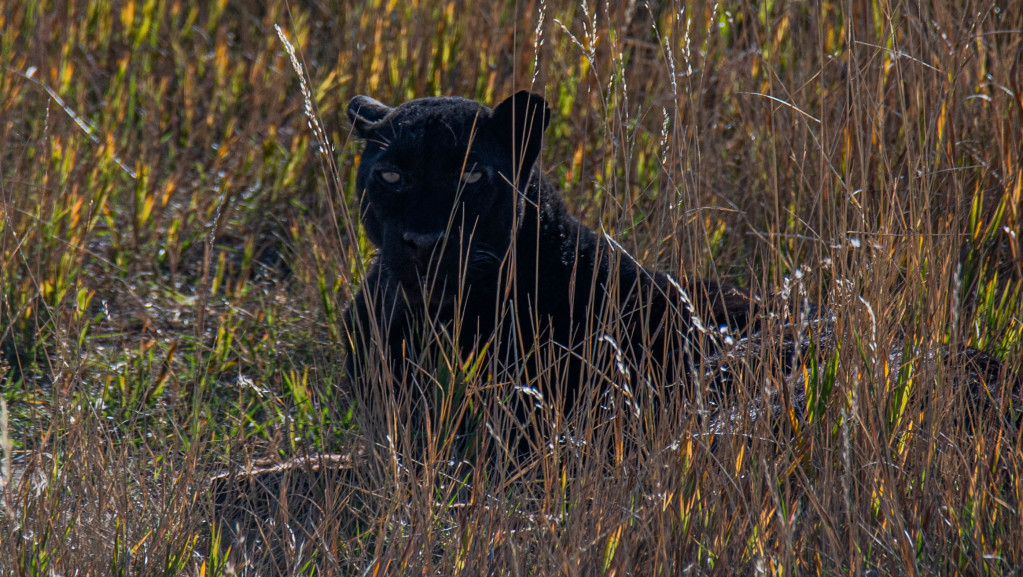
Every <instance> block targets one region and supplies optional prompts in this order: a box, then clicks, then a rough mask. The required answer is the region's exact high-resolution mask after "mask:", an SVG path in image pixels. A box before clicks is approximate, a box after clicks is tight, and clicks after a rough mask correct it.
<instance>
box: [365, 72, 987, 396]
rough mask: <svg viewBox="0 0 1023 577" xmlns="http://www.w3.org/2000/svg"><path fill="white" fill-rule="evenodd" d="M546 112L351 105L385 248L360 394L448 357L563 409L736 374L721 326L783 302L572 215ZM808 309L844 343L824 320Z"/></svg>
mask: <svg viewBox="0 0 1023 577" xmlns="http://www.w3.org/2000/svg"><path fill="white" fill-rule="evenodd" d="M550 116H551V112H550V109H549V108H548V106H547V103H546V102H545V101H544V99H543V98H542V97H540V96H537V95H535V94H531V93H529V92H518V93H516V94H515V95H513V96H511V97H509V98H508V99H506V100H504V101H503V102H501V103H500V104H498V105H497V106H496V107H495V108H493V109H490V108H488V107H486V106H484V105H482V104H479V103H477V102H475V101H472V100H467V99H464V98H450V97H443V98H420V99H416V100H412V101H409V102H406V103H404V104H401V105H399V106H397V107H394V108H391V107H388V106H386V105H384V104H381V103H380V102H377V101H376V100H374V99H372V98H369V97H367V96H356V97H355V98H353V99H352V100H351V102H350V103H349V105H348V117H349V119H350V121H351V123H352V126H353V128H354V133H355V134H356V135H357V136H358V137H360V138H362V139H363V140H364V141H365V143H366V147H365V150H364V152H363V154H362V159H361V164H360V166H359V169H358V175H357V180H356V186H357V189H358V193H359V195H360V197H359V198H360V209H361V218H362V223H363V225H364V228H365V232H366V236H367V237H368V238H369V240H370V241H371V242H372V243H373V244H374V245H375V246H376V247H377V249H378V254H377V256H376V258H375V259H374V261H373V262H372V264H371V266H370V268H369V271H368V273H367V274H366V277H365V278H364V279H363V280H362V285H361V287H360V290H359V292H358V294H357V295H356V297H355V298H354V300H353V302H352V303H350V306H349V308H348V311H347V318H346V327H347V331H346V334H347V335H348V339H349V343H348V344H349V348H350V354H349V356H348V374H349V376H350V378H352V379H353V380H354V382H355V383H356V389H357V390H358V389H363V390H365V389H366V388H367V387H366V385H368V384H369V383H370V382H371V381H373V380H375V379H387V380H388V381H389V382H392V383H396V384H398V385H399V386H397V387H393V388H394V389H397V390H398V391H399V392H400V391H401V390H402V389H403V388H404V389H406V390H407V389H409V387H411V388H413V389H414V388H417V387H418V389H419V391H420V393H422V392H423V390H424V389H425V387H424V385H423V383H417V382H415V380H416V379H415V377H414V376H410V375H415V374H416V373H417V372H418V373H419V374H424V372H425V373H430V372H431V371H432V369H431V367H436V366H437V362H438V355H440V356H445V355H447V356H450V354H451V353H452V352H454V353H456V354H457V355H458V358H459V359H461V360H464V359H470V358H479V356H480V355H485V356H486V358H487V360H488V361H492V362H490V363H488V365H487V366H488V367H491V368H492V369H496V370H497V371H499V372H500V374H498V373H491V374H492V375H494V376H495V382H505V383H509V384H513V385H514V384H518V383H536V382H539V383H546V386H542V387H540V390H536V393H538V394H539V395H540V396H546V397H547V399H548V401H554V402H556V404H557V405H558V406H560V408H561V409H562V410H563V411H566V412H568V411H571V409H572V408H573V406H574V404H575V401H576V400H577V397H578V392H579V391H580V390H581V388H582V387H583V386H584V385H586V384H587V383H591V384H592V383H593V382H595V381H599V380H601V379H604V380H606V379H607V378H608V375H610V374H619V375H620V374H622V373H625V374H626V375H631V376H626V377H625V378H626V379H632V380H633V381H635V380H636V378H637V377H641V378H642V379H643V381H644V382H646V383H655V384H656V383H660V384H669V383H686V382H687V381H694V380H696V379H693V378H692V377H694V376H702V375H706V374H707V370H706V369H705V368H701V367H703V364H704V363H705V362H706V361H708V360H711V361H713V362H716V363H718V364H719V367H718V369H721V371H720V372H723V373H727V372H728V367H727V366H726V363H722V362H721V358H723V356H722V355H720V354H719V353H720V348H719V343H720V341H721V340H722V339H720V338H718V337H720V334H721V333H720V332H719V331H720V330H722V329H727V330H728V331H729V333H730V335H733V336H734V337H737V338H739V339H740V340H742V337H743V335H749V334H751V333H755V332H756V331H757V330H758V327H759V324H758V323H759V319H760V318H761V317H762V316H763V314H764V313H765V311H768V310H772V309H774V308H775V305H776V304H777V302H776V300H777V299H774V298H771V299H762V298H760V297H758V296H757V295H754V294H751V293H750V292H748V291H745V290H743V289H739V288H736V287H732V286H727V285H723V284H719V283H718V282H716V281H710V280H691V281H683V282H679V281H677V280H676V279H674V278H672V277H671V276H669V275H667V274H665V273H663V272H658V271H654V270H650V269H647V268H645V267H643V266H642V265H640V264H639V263H638V262H636V261H635V260H634V259H633V258H632V257H631V256H629V255H628V254H627V253H626V252H625V251H624V250H623V249H622V247H620V246H619V245H617V244H616V243H614V241H612V240H610V239H609V238H607V237H605V236H602V235H599V234H597V233H596V232H595V231H593V230H591V229H589V228H587V227H586V226H584V225H583V224H582V223H580V222H579V220H577V219H576V218H575V217H574V216H572V215H571V214H569V212H568V210H567V208H566V206H565V204H564V202H563V201H562V199H561V196H560V194H559V193H558V191H557V190H556V189H555V188H554V186H553V185H552V184H551V183H550V182H549V181H548V180H547V179H546V178H545V177H544V175H543V174H542V173H541V171H540V170H539V169H538V167H537V166H536V164H537V158H538V156H539V153H540V149H541V144H542V139H543V134H544V130H545V129H546V127H547V125H548V123H549V122H550ZM813 315H814V318H813V322H814V323H815V328H816V332H817V334H818V335H820V334H821V333H822V332H823V333H824V334H825V338H823V339H822V340H823V341H828V340H833V339H832V338H831V336H829V335H830V333H829V331H830V330H831V329H830V323H829V322H828V319H827V316H828V315H826V314H823V313H821V312H820V311H815V312H813ZM796 341H798V339H796ZM445 342H447V343H448V347H447V348H448V349H449V350H438V349H443V348H444V347H443V346H441V343H445ZM733 342H734V339H733ZM744 343H745V344H742V343H741V344H740V352H741V350H747V351H754V354H760V352H762V351H761V350H760V345H761V343H760V342H759V340H756V339H755V340H749V339H747V340H745V341H744ZM805 344H806V343H799V342H793V341H791V340H790V341H788V342H785V343H783V344H782V348H783V349H785V350H788V351H790V352H791V351H793V350H799V349H802V350H805V349H806V347H805V346H804V345H805ZM785 354H786V353H785V351H782V355H783V356H784V355H785ZM953 356H954V355H953ZM959 356H960V357H963V358H964V360H965V361H966V363H967V365H968V367H967V368H968V372H969V375H970V376H969V378H970V386H971V388H974V387H977V386H978V384H977V383H980V382H981V381H983V382H991V381H995V380H997V379H998V373H999V371H1000V370H1001V365H1000V364H999V363H997V362H996V361H994V360H993V359H991V358H990V357H987V356H986V355H983V354H982V353H978V352H977V351H972V350H970V349H966V350H965V351H960V354H959ZM449 364H450V363H449ZM712 364H713V363H712ZM694 371H701V373H700V375H696V373H694ZM433 372H434V373H435V372H436V371H433ZM726 378H727V377H726Z"/></svg>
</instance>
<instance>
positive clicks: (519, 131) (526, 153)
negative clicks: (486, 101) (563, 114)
mask: <svg viewBox="0 0 1023 577" xmlns="http://www.w3.org/2000/svg"><path fill="white" fill-rule="evenodd" d="M550 121H551V110H550V108H548V107H547V102H546V101H545V100H544V99H543V97H541V96H537V95H536V94H533V93H531V92H528V91H526V90H522V91H520V92H516V93H515V94H514V95H512V96H510V97H508V98H507V99H506V100H505V101H504V102H502V103H500V104H498V105H497V107H496V108H494V116H493V117H491V119H490V126H491V127H492V128H493V130H494V132H495V135H496V136H497V138H498V139H499V141H503V142H506V143H508V146H509V147H510V148H511V152H512V160H513V162H514V163H515V172H516V173H515V175H513V176H514V182H516V183H517V182H518V181H519V179H520V178H521V177H524V178H528V177H529V171H530V170H532V169H533V163H535V162H536V157H537V156H539V155H540V144H541V142H542V141H543V131H544V130H545V129H546V128H547V125H548V124H550Z"/></svg>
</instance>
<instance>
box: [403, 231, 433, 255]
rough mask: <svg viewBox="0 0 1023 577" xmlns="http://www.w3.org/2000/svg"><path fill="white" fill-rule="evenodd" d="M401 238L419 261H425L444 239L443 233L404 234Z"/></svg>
mask: <svg viewBox="0 0 1023 577" xmlns="http://www.w3.org/2000/svg"><path fill="white" fill-rule="evenodd" d="M401 238H402V240H403V241H405V246H407V247H408V248H409V250H411V251H412V252H413V253H414V254H415V255H416V257H417V258H418V259H419V260H422V261H426V260H429V259H430V257H431V256H432V255H433V252H434V250H435V249H436V248H437V245H439V244H440V242H441V239H443V238H444V233H432V232H431V233H423V232H405V233H402V235H401Z"/></svg>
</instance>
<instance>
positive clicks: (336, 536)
mask: <svg viewBox="0 0 1023 577" xmlns="http://www.w3.org/2000/svg"><path fill="white" fill-rule="evenodd" d="M0 6H2V9H0V65H2V67H3V68H2V72H0V211H2V219H0V266H2V269H0V291H2V293H0V294H2V302H0V346H2V356H0V395H2V396H0V398H2V399H3V401H4V403H3V407H2V408H3V415H2V417H3V418H2V419H0V459H2V461H0V467H2V473H3V476H2V478H3V479H4V481H3V483H4V487H3V489H2V490H0V574H3V575H9V574H14V575H40V576H42V575H47V576H48V575H68V576H70V575H80V576H85V575H96V576H99V575H222V574H230V572H231V571H237V570H243V569H244V567H243V562H244V561H245V556H246V555H249V557H250V560H252V563H253V565H251V566H250V568H252V569H255V568H258V567H260V565H259V563H263V565H262V566H261V567H262V570H263V571H268V570H270V567H271V565H273V564H276V567H275V570H278V571H280V572H281V573H284V574H309V573H310V572H314V571H319V573H318V574H339V575H355V574H358V575H406V574H409V575H411V574H416V575H495V576H497V575H508V576H518V575H586V576H588V575H608V576H619V577H620V576H626V575H637V576H638V575H664V576H677V575H754V574H755V575H865V574H871V575H1019V574H1020V569H1019V568H1020V567H1021V566H1023V510H1021V507H1023V478H1021V477H1023V475H1021V473H1023V441H1021V430H1023V428H1021V427H1020V426H1019V424H1020V407H1019V406H1009V405H1010V404H1011V403H1008V402H1007V401H1006V400H1005V399H1004V398H1001V399H999V398H994V397H999V396H1000V395H1001V393H1000V392H999V391H998V390H997V389H991V390H989V391H981V393H980V396H981V397H985V396H986V397H991V398H988V399H986V400H985V399H981V400H980V401H978V399H977V397H976V396H971V395H969V394H968V392H967V391H965V390H962V389H963V387H956V386H955V383H956V382H961V379H957V378H956V374H957V369H956V367H955V366H953V365H949V364H945V363H941V362H933V359H934V358H935V357H942V356H944V355H945V354H946V352H947V351H949V350H955V349H957V348H958V347H961V346H969V347H975V348H977V349H980V350H983V351H985V352H987V353H989V354H990V355H992V356H994V357H995V358H997V359H999V360H1002V361H1004V362H1005V365H1006V367H1007V368H1008V369H1010V370H1013V371H1015V372H1016V373H1023V264H1021V263H1023V239H1021V234H1023V62H1021V61H1023V10H1021V9H1020V7H1019V5H1018V3H1016V2H1011V1H1004V0H1000V1H987V0H964V1H963V2H941V1H932V2H926V1H925V2H908V1H907V2H899V1H897V0H890V1H886V0H846V1H830V0H821V1H819V2H814V3H803V2H784V1H779V0H776V1H765V2H759V3H757V2H752V3H751V2H745V1H743V2H720V3H705V2H699V1H696V2H692V1H683V0H664V1H660V2H649V3H647V2H610V3H605V2H599V1H597V2H592V1H589V0H582V2H579V1H578V0H571V1H567V2H566V1H561V0H521V1H519V2H510V3H499V2H495V3H487V2H480V3H477V2H468V1H464V0H463V1H444V0H418V1H412V2H396V1H393V0H368V1H366V2H350V1H347V0H333V1H314V2H297V1H295V2H292V3H290V4H286V3H277V2H272V1H271V2H255V1H252V2H248V1H242V0H236V1H234V2H228V1H227V0H215V1H213V2H209V3H205V4H204V3H189V2H182V1H180V0H146V1H135V0H120V1H118V2H108V1H105V0H102V1H100V0H95V1H89V0H81V1H77V2H76V1H63V0H53V1H34V0H0ZM275 25H279V26H280V29H281V32H282V33H283V35H284V36H285V37H286V38H287V39H288V41H289V42H290V43H292V44H293V45H294V48H295V51H296V56H297V58H298V59H299V60H300V61H301V64H302V66H303V69H304V74H305V76H306V78H307V81H306V83H305V86H304V87H303V85H302V84H301V83H300V77H299V74H298V72H297V71H296V69H295V67H294V66H293V64H292V62H291V60H290V58H289V55H288V52H287V49H286V45H285V43H284V42H282V39H281V38H280V37H279V35H278V33H277V32H276V31H275V28H274V27H275ZM518 89H531V90H533V91H534V92H537V93H539V94H543V95H544V96H545V97H546V99H547V100H548V102H550V103H551V105H552V108H553V110H554V118H553V121H552V125H551V128H550V129H549V130H548V132H547V134H546V140H545V144H544V151H543V153H542V168H543V170H544V171H545V172H546V173H547V174H548V175H549V176H550V178H551V179H552V180H554V181H555V182H557V183H559V185H560V187H561V189H562V190H563V191H564V194H565V197H566V199H567V201H568V203H569V205H570V206H571V207H572V210H573V212H574V213H575V214H577V215H578V216H580V218H581V219H582V220H583V221H584V222H585V223H587V224H588V225H590V226H591V227H593V228H596V229H598V230H599V229H601V228H602V229H603V230H604V231H606V232H607V233H608V234H609V235H611V236H613V237H614V238H615V239H616V240H617V241H618V242H620V243H621V244H622V245H623V246H624V247H625V248H626V249H628V250H629V251H630V253H631V254H632V255H634V256H635V257H636V258H637V259H639V260H640V261H641V262H643V263H644V264H646V265H648V266H650V267H654V268H658V269H661V270H664V271H668V272H671V273H672V274H675V275H677V276H679V277H684V278H693V277H708V278H720V279H723V280H725V281H727V282H730V283H734V284H738V285H740V286H744V287H749V288H751V289H753V290H755V291H758V292H760V293H763V294H770V293H788V294H791V295H795V297H796V300H805V301H807V302H814V303H820V304H821V305H824V306H826V307H829V308H830V309H831V310H832V311H834V313H835V316H836V321H835V325H834V338H833V341H834V343H833V346H829V347H826V348H825V347H821V348H822V349H825V350H815V349H814V350H809V351H806V353H805V354H804V355H803V356H802V357H801V359H802V362H803V364H802V365H801V367H800V369H799V370H797V373H799V377H800V378H801V379H802V380H803V381H804V382H805V383H806V388H807V393H808V396H809V407H808V408H807V410H806V411H805V413H801V414H799V415H797V414H796V413H795V412H789V413H788V414H786V413H785V411H783V412H782V414H780V415H777V416H775V417H770V416H768V417H761V418H752V417H748V416H743V415H748V414H749V413H750V411H748V410H747V409H749V408H750V407H753V406H754V405H755V404H756V399H757V398H758V397H759V396H760V395H761V394H762V393H763V391H765V390H767V389H777V390H781V391H783V392H784V391H787V390H790V389H791V387H792V386H793V385H792V383H793V378H792V376H790V375H787V374H786V373H785V371H784V370H783V368H782V366H781V365H782V363H781V362H780V360H779V358H778V356H779V355H778V354H772V352H771V351H772V348H771V347H770V343H771V342H780V341H781V339H782V338H783V337H784V336H785V334H786V331H788V330H790V328H789V327H787V326H786V325H784V324H783V323H773V324H770V326H767V327H766V328H765V329H764V333H765V336H764V339H765V341H764V342H765V346H764V347H763V350H764V351H766V352H764V353H763V354H761V355H757V356H756V357H755V358H746V359H745V360H744V361H743V362H742V363H740V365H739V366H737V368H736V372H737V375H736V385H735V390H734V402H735V407H736V415H737V416H736V417H735V419H733V422H732V423H731V425H732V426H731V427H730V428H727V429H726V430H723V431H717V432H714V431H710V430H708V428H707V424H706V421H705V420H702V419H700V418H698V417H697V416H696V415H694V414H688V413H685V412H679V413H677V414H673V415H671V417H672V418H671V419H660V420H659V421H657V423H658V424H657V425H656V426H655V427H653V428H651V427H649V426H646V427H644V426H643V425H642V424H639V425H626V426H625V428H624V430H623V431H621V433H622V435H623V436H624V437H626V438H629V439H630V440H631V441H632V442H634V443H635V444H636V445H637V446H639V447H640V449H641V450H639V451H635V452H634V453H633V454H630V455H628V456H625V457H622V456H621V455H619V457H620V459H618V460H615V459H609V458H608V457H607V455H606V453H605V452H604V451H602V450H594V449H592V447H593V446H596V445H599V443H594V444H591V445H589V446H582V447H575V448H570V447H569V448H565V447H563V448H557V447H556V448H555V449H554V450H552V451H551V452H550V453H548V454H545V455H542V456H539V457H538V461H537V463H535V467H534V469H533V471H531V473H530V474H529V475H527V476H516V475H515V472H514V471H503V470H493V471H477V473H476V474H475V475H472V476H461V475H460V474H459V473H458V471H461V469H457V468H455V469H452V467H450V466H449V465H450V461H451V460H452V458H453V456H452V454H451V451H452V450H453V449H451V448H450V447H449V446H446V445H443V443H441V444H440V445H436V444H435V445H434V446H432V448H431V449H430V450H429V451H427V452H426V453H425V454H410V452H411V449H410V447H409V446H407V445H401V444H395V445H393V446H391V447H386V446H385V447H375V448H374V447H370V448H367V447H366V444H365V443H364V442H363V440H364V439H366V438H370V437H374V433H379V431H375V432H374V431H367V430H365V429H366V428H367V427H368V426H369V425H367V423H368V422H369V421H367V420H366V419H361V420H360V419H359V418H358V414H357V411H358V410H359V408H358V407H355V408H353V406H352V403H351V397H350V391H348V390H347V389H346V387H345V383H346V381H345V378H344V377H345V375H344V374H343V373H344V369H343V366H344V355H345V353H344V349H343V346H342V340H343V339H342V335H341V334H340V322H339V318H340V315H341V311H342V309H343V307H344V305H345V303H346V302H348V300H349V299H350V298H351V297H352V294H353V293H354V291H355V290H356V288H357V286H358V279H359V278H360V275H361V274H363V273H364V271H365V267H366V265H367V263H368V261H369V258H370V257H371V255H372V248H371V247H370V246H369V244H368V241H367V240H366V239H365V238H364V236H362V234H361V231H360V229H359V226H358V222H357V220H355V219H353V216H354V215H355V214H356V212H355V211H354V208H355V203H354V199H355V197H356V191H355V190H354V188H355V186H354V171H353V170H352V169H353V167H354V166H355V164H356V163H357V160H358V151H359V145H358V143H357V142H356V141H355V140H354V139H353V138H351V136H350V133H349V126H348V124H347V121H346V119H345V115H344V108H345V105H346V103H347V102H348V100H349V99H350V98H351V97H352V96H354V95H357V94H368V95H371V96H373V97H374V98H376V99H378V100H380V101H382V102H385V103H387V104H391V105H393V104H396V103H399V102H402V101H404V100H407V99H410V98H414V97H419V96H429V95H459V96H465V97H469V98H475V99H478V100H480V101H482V102H484V103H487V104H495V103H496V102H499V101H500V100H501V99H503V98H504V97H505V96H507V95H509V94H511V93H512V92H514V91H515V90H518ZM310 119H316V121H315V122H311V120H310ZM774 325H777V326H774ZM772 339H774V340H773V341H772ZM814 342H816V341H814ZM893 347H894V348H898V349H900V350H902V352H903V354H902V356H901V360H900V362H898V363H897V364H893V363H890V362H889V361H890V357H889V355H888V351H889V350H891V349H892V348H893ZM462 378H463V379H464V381H465V383H466V389H465V390H466V391H469V393H467V394H468V395H469V396H472V395H476V396H477V397H476V398H482V397H485V396H486V395H487V391H489V390H492V389H493V388H494V387H495V386H499V385H500V383H490V382H487V381H486V377H485V376H484V375H480V374H466V375H463V376H462ZM697 388H699V387H697ZM648 425H649V424H648ZM382 426H383V425H382ZM385 432H386V431H385ZM585 433H586V432H585V431H582V432H581V434H584V436H585ZM376 436H379V435H376ZM322 453H332V454H340V455H351V456H352V458H351V460H350V461H346V463H347V464H346V465H345V467H344V471H343V474H338V475H336V476H334V477H331V478H330V479H327V480H326V481H323V483H325V484H326V488H325V489H324V488H323V487H321V490H322V491H323V492H322V494H320V498H321V499H326V502H327V511H326V512H325V513H324V514H323V515H322V516H321V517H320V518H318V519H315V520H314V521H310V522H308V523H307V524H306V525H304V526H300V527H298V529H294V528H293V529H292V532H291V533H289V531H288V530H287V527H286V525H287V522H288V521H290V520H291V519H289V518H288V516H289V515H292V514H294V515H296V519H297V516H298V515H299V513H291V512H289V511H291V510H290V509H287V508H284V509H282V510H280V511H278V512H277V513H275V515H276V520H275V522H274V523H270V522H263V523H262V524H261V525H260V523H258V522H257V521H259V520H258V519H257V520H255V521H252V522H253V523H256V525H257V527H256V530H257V531H258V530H259V529H263V530H264V531H265V532H266V535H267V540H268V541H269V542H270V545H269V546H265V547H262V548H259V550H257V551H249V552H246V551H244V546H243V545H244V544H237V543H236V544H234V545H233V546H232V550H231V553H230V555H228V553H227V552H226V551H225V550H224V548H221V547H220V544H221V542H222V541H225V539H226V537H225V533H224V530H223V529H222V527H221V526H220V525H218V524H217V523H215V522H213V521H212V520H211V519H212V511H213V498H212V497H211V493H210V491H209V488H208V487H209V479H210V478H211V476H213V475H216V474H218V473H221V472H223V471H232V470H237V469H239V468H245V467H251V464H252V463H253V462H256V461H261V460H267V461H269V462H278V463H279V462H283V461H285V460H287V459H290V458H292V457H298V456H303V455H316V454H322ZM298 508H299V509H300V508H301V507H298ZM298 525H301V523H299V522H298V520H296V526H298ZM303 528H304V529H315V535H314V536H313V537H311V538H307V539H302V538H301V535H298V536H296V531H297V532H298V533H301V531H302V529H303ZM225 547H226V544H225ZM268 552H269V553H270V558H269V559H267V558H263V557H261V556H265V555H266V554H267V553H268Z"/></svg>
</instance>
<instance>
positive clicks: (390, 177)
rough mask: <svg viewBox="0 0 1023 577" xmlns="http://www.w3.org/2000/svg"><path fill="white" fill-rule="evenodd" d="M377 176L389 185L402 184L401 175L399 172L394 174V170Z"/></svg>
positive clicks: (381, 172)
mask: <svg viewBox="0 0 1023 577" xmlns="http://www.w3.org/2000/svg"><path fill="white" fill-rule="evenodd" d="M377 174H379V175H380V179H381V180H383V181H384V182H386V183H387V184H398V183H399V182H401V175H400V174H398V173H397V172H394V171H393V170H383V171H380V172H378V173H377Z"/></svg>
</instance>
